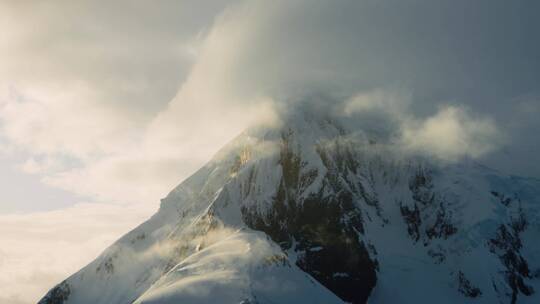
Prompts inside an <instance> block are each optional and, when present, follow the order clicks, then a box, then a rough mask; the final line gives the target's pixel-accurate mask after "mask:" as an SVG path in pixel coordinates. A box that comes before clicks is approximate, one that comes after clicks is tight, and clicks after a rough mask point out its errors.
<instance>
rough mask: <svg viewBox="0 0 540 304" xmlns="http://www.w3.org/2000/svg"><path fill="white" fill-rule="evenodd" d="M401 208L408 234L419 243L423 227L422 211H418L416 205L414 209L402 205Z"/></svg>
mask: <svg viewBox="0 0 540 304" xmlns="http://www.w3.org/2000/svg"><path fill="white" fill-rule="evenodd" d="M399 208H400V210H401V215H402V216H403V219H404V220H405V223H406V224H407V232H408V233H409V235H410V236H411V238H412V239H413V240H414V241H415V242H418V240H420V225H422V219H421V218H420V209H418V206H417V205H416V204H414V207H413V208H409V207H407V206H404V205H403V204H401V205H400V207H399Z"/></svg>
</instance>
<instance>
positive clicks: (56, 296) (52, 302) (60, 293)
mask: <svg viewBox="0 0 540 304" xmlns="http://www.w3.org/2000/svg"><path fill="white" fill-rule="evenodd" d="M70 294H71V288H70V287H69V284H68V283H67V282H66V281H64V282H62V283H60V284H58V285H57V286H56V287H54V288H53V289H51V290H50V291H49V292H48V293H47V295H45V297H43V298H42V299H41V301H39V303H38V304H63V303H64V302H65V301H67V299H68V298H69V295H70Z"/></svg>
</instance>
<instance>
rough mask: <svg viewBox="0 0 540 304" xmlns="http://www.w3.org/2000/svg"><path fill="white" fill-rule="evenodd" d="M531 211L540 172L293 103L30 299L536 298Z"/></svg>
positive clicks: (70, 302)
mask: <svg viewBox="0 0 540 304" xmlns="http://www.w3.org/2000/svg"><path fill="white" fill-rule="evenodd" d="M539 211H540V181H539V180H536V179H527V178H519V177H515V176H507V175H504V174H501V173H499V172H496V171H494V170H490V169H489V168H486V167H483V166H481V165H478V164H476V163H474V162H472V161H463V162H460V163H453V164H448V163H445V164H440V163H437V162H436V161H432V160H429V159H426V158H420V157H415V156H412V155H409V154H407V153H404V152H402V151H401V150H400V149H399V147H397V146H396V145H392V144H391V143H389V142H387V141H385V140H383V139H381V138H379V137H378V136H377V135H376V134H368V133H363V132H358V131H357V130H354V129H351V128H348V127H347V126H346V124H342V123H340V121H339V120H338V119H334V118H329V117H327V116H325V115H314V114H313V113H299V114H298V113H297V114H295V115H292V116H290V117H289V118H288V119H286V120H285V122H284V123H283V124H282V125H280V126H279V127H268V128H255V129H251V130H248V131H246V132H244V133H243V134H241V135H240V136H238V137H237V138H236V139H234V140H233V141H232V142H231V143H230V144H228V145H227V146H226V147H224V148H223V149H222V150H221V151H219V152H218V153H217V155H216V156H215V157H214V159H213V160H211V161H210V162H209V163H208V164H206V165H205V166H204V167H202V168H201V169H200V170H199V171H197V172H196V173H195V174H194V175H192V176H191V177H189V178H188V179H186V180H185V181H184V182H182V183H181V184H180V185H179V186H177V187H176V188H175V189H173V190H172V191H171V192H170V193H169V195H168V196H167V197H166V198H164V199H163V200H162V203H161V206H160V209H159V211H158V212H157V214H155V215H154V216H153V217H152V218H150V219H149V220H148V221H146V222H145V223H143V224H142V225H140V226H139V227H137V228H136V229H134V230H133V231H131V232H130V233H128V234H126V235H125V236H124V237H122V238H121V239H120V240H118V241H117V242H116V243H115V244H113V245H112V246H111V247H109V248H108V249H106V250H105V252H103V253H102V254H101V255H100V256H99V257H98V258H97V259H96V260H95V261H93V262H92V263H90V264H89V265H88V266H86V267H85V268H83V269H82V270H80V271H79V272H77V273H76V274H74V275H72V276H71V277H69V278H68V279H66V280H65V281H63V282H62V283H60V284H59V285H57V286H56V287H55V288H53V289H52V290H51V291H49V293H48V294H47V295H46V296H45V297H44V298H43V299H42V300H41V301H40V302H39V303H40V304H87V303H88V304H90V303H91V304H100V303H102V304H128V303H136V304H142V303H147V304H149V303H160V304H165V303H225V304H227V303H244V304H247V303H251V304H254V303H259V304H272V303H325V304H326V303H344V302H348V303H366V302H368V301H369V303H538V302H539V301H540V245H539V243H538V239H539V238H538V237H539V236H540V222H539V220H540V216H539Z"/></svg>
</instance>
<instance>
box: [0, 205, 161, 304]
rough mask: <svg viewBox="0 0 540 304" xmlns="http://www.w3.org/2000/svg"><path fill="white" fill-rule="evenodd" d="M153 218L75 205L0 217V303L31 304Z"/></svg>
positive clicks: (136, 210) (144, 212)
mask: <svg viewBox="0 0 540 304" xmlns="http://www.w3.org/2000/svg"><path fill="white" fill-rule="evenodd" d="M153 212H154V209H153V208H149V207H148V206H141V205H138V206H115V205H109V204H107V205H104V204H94V203H92V204H90V203H83V204H77V205H75V206H73V207H70V208H66V209H61V210H57V211H48V212H38V213H30V214H19V215H0V225H1V226H2V233H0V243H2V248H0V268H2V272H1V273H0V285H1V286H2V295H1V296H0V303H36V302H37V301H38V300H39V299H40V298H41V297H42V296H43V295H44V294H45V293H46V292H47V291H48V290H49V289H50V288H51V287H52V286H54V285H55V284H57V283H58V282H60V281H61V280H63V279H65V278H66V277H67V276H69V275H71V274H72V273H74V272H76V271H77V270H79V268H81V267H82V266H84V265H85V264H87V263H89V262H91V261H92V260H93V259H94V258H95V257H96V256H97V255H98V254H99V253H100V252H101V251H102V250H103V249H104V248H105V247H107V246H109V245H110V244H111V243H112V242H113V241H115V240H116V239H117V238H119V237H120V236H121V235H122V234H124V233H126V232H128V231H129V230H131V229H133V228H135V226H136V225H137V224H138V223H140V222H142V221H143V220H145V219H146V218H148V217H149V216H150V215H151V213H153Z"/></svg>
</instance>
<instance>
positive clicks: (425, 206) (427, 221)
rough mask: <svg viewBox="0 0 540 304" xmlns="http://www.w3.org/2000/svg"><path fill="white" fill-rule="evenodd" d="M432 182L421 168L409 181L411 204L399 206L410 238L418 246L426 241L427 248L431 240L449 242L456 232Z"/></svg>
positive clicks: (444, 204)
mask: <svg viewBox="0 0 540 304" xmlns="http://www.w3.org/2000/svg"><path fill="white" fill-rule="evenodd" d="M432 180H433V179H432V176H431V172H430V171H429V170H426V169H425V168H423V167H422V166H420V167H418V168H417V169H416V172H415V173H414V174H413V175H412V176H411V178H410V179H409V190H410V191H411V199H412V203H411V204H404V203H403V202H401V203H400V211H401V215H402V217H403V219H404V221H405V224H406V225H407V232H408V233H409V236H410V237H411V238H412V239H413V240H414V241H415V242H418V241H419V240H420V239H423V243H424V245H425V246H427V245H428V244H429V241H430V240H432V239H435V238H437V239H447V238H448V237H450V236H452V235H453V234H455V233H456V232H457V227H456V226H455V225H454V223H453V221H452V213H451V212H449V211H448V208H447V202H446V201H445V200H444V198H442V197H440V195H438V194H437V193H436V192H435V190H434V184H433V181H432ZM411 205H412V206H411ZM424 236H425V237H424ZM442 258H443V259H444V256H443V257H442ZM438 259H439V260H440V257H438Z"/></svg>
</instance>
